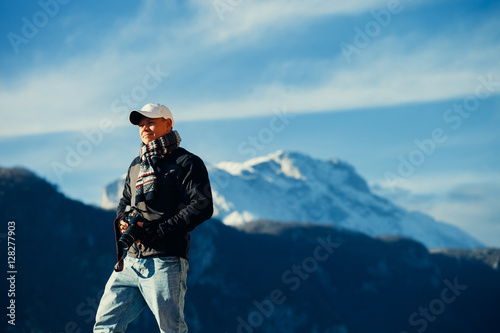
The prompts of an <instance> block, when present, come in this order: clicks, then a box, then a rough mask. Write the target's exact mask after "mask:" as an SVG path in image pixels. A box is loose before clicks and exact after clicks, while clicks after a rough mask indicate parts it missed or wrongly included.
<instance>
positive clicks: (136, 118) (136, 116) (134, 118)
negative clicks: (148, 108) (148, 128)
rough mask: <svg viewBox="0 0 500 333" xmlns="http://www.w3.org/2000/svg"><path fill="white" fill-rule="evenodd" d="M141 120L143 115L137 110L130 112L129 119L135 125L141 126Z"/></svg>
mask: <svg viewBox="0 0 500 333" xmlns="http://www.w3.org/2000/svg"><path fill="white" fill-rule="evenodd" d="M141 118H142V114H141V113H140V112H139V111H137V110H132V112H130V115H129V117H128V119H129V120H130V122H131V123H132V124H133V125H139V123H140V122H141Z"/></svg>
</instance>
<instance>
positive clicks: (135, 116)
mask: <svg viewBox="0 0 500 333" xmlns="http://www.w3.org/2000/svg"><path fill="white" fill-rule="evenodd" d="M142 117H147V118H152V119H154V118H162V117H158V116H157V117H152V115H151V113H150V112H141V111H138V110H132V111H131V112H130V115H129V117H128V119H129V120H130V122H131V123H132V124H133V125H139V123H140V122H141V119H142Z"/></svg>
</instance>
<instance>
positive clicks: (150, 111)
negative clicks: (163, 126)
mask: <svg viewBox="0 0 500 333" xmlns="http://www.w3.org/2000/svg"><path fill="white" fill-rule="evenodd" d="M142 116H144V117H148V118H165V119H171V120H172V127H174V117H172V112H170V110H169V109H168V108H167V107H166V106H165V105H161V104H154V103H149V104H146V105H144V106H143V107H142V109H141V110H132V111H131V112H130V116H129V119H130V122H131V123H132V124H134V125H139V123H140V122H141V118H142Z"/></svg>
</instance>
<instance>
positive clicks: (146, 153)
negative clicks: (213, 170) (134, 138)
mask: <svg viewBox="0 0 500 333" xmlns="http://www.w3.org/2000/svg"><path fill="white" fill-rule="evenodd" d="M180 142H181V137H180V136H179V133H178V132H177V131H171V132H170V133H167V134H165V135H164V136H161V137H159V138H158V139H156V140H154V141H151V142H150V143H148V144H147V145H146V144H144V143H143V144H142V146H141V166H140V169H139V175H138V176H137V182H136V184H135V202H136V204H137V203H138V202H141V201H147V200H151V199H153V197H154V193H155V192H156V189H157V177H156V172H155V169H154V166H155V164H156V162H157V161H158V160H159V159H161V158H162V157H163V156H165V155H166V154H170V153H171V152H172V151H173V150H174V149H177V148H178V147H179V144H180Z"/></svg>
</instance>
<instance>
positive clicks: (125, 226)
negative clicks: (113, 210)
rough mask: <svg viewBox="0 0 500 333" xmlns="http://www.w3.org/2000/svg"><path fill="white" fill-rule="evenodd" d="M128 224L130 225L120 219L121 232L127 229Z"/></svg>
mask: <svg viewBox="0 0 500 333" xmlns="http://www.w3.org/2000/svg"><path fill="white" fill-rule="evenodd" d="M129 226H130V225H129V224H128V223H127V222H125V221H123V220H120V232H121V233H122V234H123V233H124V232H125V230H127V229H128V227H129Z"/></svg>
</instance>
